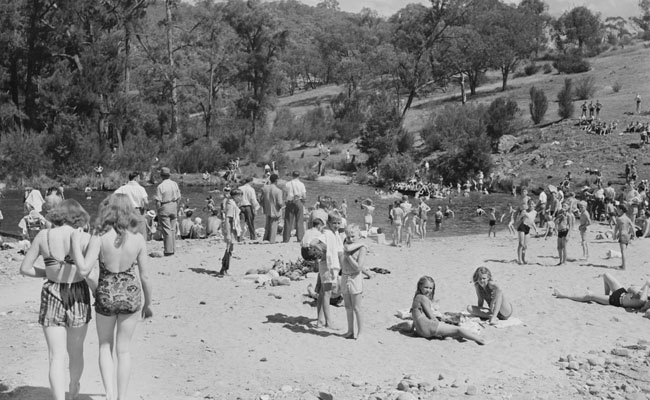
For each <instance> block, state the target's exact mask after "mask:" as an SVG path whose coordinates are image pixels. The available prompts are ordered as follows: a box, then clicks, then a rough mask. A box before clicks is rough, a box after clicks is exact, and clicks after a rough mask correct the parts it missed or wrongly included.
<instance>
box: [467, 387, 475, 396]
mask: <svg viewBox="0 0 650 400" xmlns="http://www.w3.org/2000/svg"><path fill="white" fill-rule="evenodd" d="M476 392H477V390H476V386H468V387H467V390H466V391H465V394H466V395H468V396H475V395H476Z"/></svg>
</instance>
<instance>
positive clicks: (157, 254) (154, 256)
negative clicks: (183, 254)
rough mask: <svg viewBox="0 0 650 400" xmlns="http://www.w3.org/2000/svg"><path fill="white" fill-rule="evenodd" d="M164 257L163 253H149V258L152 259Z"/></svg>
mask: <svg viewBox="0 0 650 400" xmlns="http://www.w3.org/2000/svg"><path fill="white" fill-rule="evenodd" d="M163 256H164V255H163V253H162V251H152V252H151V253H149V257H152V258H161V257H163Z"/></svg>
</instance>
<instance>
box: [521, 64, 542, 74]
mask: <svg viewBox="0 0 650 400" xmlns="http://www.w3.org/2000/svg"><path fill="white" fill-rule="evenodd" d="M539 69H540V66H538V65H537V64H535V63H532V64H528V65H526V66H525V67H524V73H525V74H526V76H531V75H535V74H536V73H537V72H539Z"/></svg>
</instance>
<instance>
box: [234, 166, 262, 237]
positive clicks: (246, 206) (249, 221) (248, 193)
mask: <svg viewBox="0 0 650 400" xmlns="http://www.w3.org/2000/svg"><path fill="white" fill-rule="evenodd" d="M252 181H253V178H252V177H250V176H249V177H247V178H246V179H245V180H244V182H245V183H244V184H243V185H242V186H240V187H239V190H241V191H242V198H241V203H239V209H240V210H241V213H242V214H243V215H244V222H245V223H246V226H248V232H249V233H250V237H251V240H257V234H256V233H255V213H256V212H257V210H258V209H259V208H260V203H259V202H258V201H257V193H255V189H253V187H252V186H251V185H250V183H251V182H252Z"/></svg>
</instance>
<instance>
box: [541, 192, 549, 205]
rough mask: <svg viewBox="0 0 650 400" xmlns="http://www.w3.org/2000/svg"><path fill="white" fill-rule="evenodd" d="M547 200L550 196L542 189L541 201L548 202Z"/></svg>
mask: <svg viewBox="0 0 650 400" xmlns="http://www.w3.org/2000/svg"><path fill="white" fill-rule="evenodd" d="M547 201H548V198H547V196H546V192H545V191H543V190H542V191H541V193H540V194H539V202H540V203H542V204H546V202H547Z"/></svg>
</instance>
